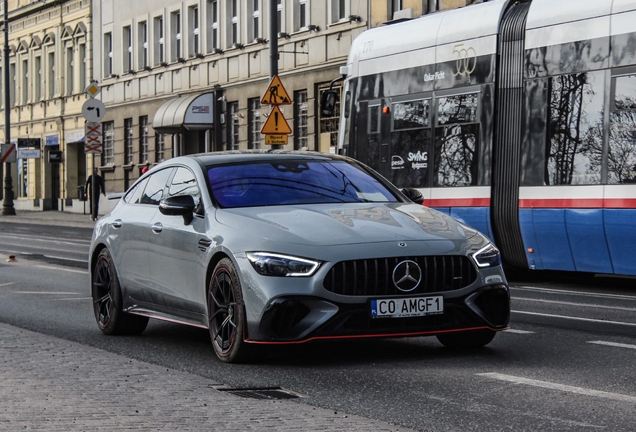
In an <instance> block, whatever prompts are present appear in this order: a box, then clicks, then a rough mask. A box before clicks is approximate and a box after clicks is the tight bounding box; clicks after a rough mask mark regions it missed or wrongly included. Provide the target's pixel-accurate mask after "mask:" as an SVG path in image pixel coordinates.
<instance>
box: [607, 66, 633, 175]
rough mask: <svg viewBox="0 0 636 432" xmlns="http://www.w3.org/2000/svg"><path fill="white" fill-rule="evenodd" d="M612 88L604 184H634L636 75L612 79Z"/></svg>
mask: <svg viewBox="0 0 636 432" xmlns="http://www.w3.org/2000/svg"><path fill="white" fill-rule="evenodd" d="M614 88H615V94H614V103H613V111H612V114H611V116H610V134H609V152H608V158H607V164H608V166H607V182H608V183H609V184H624V183H636V75H629V76H622V77H617V78H615V81H614Z"/></svg>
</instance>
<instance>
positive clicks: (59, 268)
mask: <svg viewBox="0 0 636 432" xmlns="http://www.w3.org/2000/svg"><path fill="white" fill-rule="evenodd" d="M33 267H39V268H44V269H49V270H60V271H65V272H69V273H80V274H88V270H73V269H67V268H62V267H53V266H43V265H36V266H33Z"/></svg>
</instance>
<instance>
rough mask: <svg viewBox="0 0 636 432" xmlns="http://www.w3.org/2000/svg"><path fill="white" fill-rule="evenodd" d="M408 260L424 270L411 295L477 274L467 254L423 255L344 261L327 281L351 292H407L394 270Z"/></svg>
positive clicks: (460, 283)
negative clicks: (396, 282)
mask: <svg viewBox="0 0 636 432" xmlns="http://www.w3.org/2000/svg"><path fill="white" fill-rule="evenodd" d="M405 260H411V261H415V262H416V263H417V264H418V265H419V266H420V269H421V271H422V281H421V282H420V284H419V285H418V287H417V288H416V289H414V290H413V291H409V292H408V294H409V295H411V294H423V293H432V292H440V291H452V290H456V289H460V288H463V287H466V286H468V285H470V284H471V283H473V282H474V281H475V279H476V278H477V270H475V266H473V264H472V263H471V261H470V259H469V258H468V257H466V256H450V255H448V256H447V255H443V256H420V257H398V258H377V259H365V260H354V261H341V262H339V263H337V264H336V265H334V266H333V267H332V268H331V269H330V270H329V273H327V277H325V280H324V281H323V285H324V287H325V289H327V290H328V291H331V292H333V293H335V294H342V295H347V296H386V295H404V294H406V293H405V292H404V291H400V290H399V289H397V288H396V286H395V285H394V284H393V270H394V269H395V267H396V266H397V265H398V264H399V263H401V262H402V261H405Z"/></svg>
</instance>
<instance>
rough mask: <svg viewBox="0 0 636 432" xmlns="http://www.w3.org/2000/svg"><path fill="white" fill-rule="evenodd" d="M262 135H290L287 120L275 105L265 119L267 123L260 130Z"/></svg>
mask: <svg viewBox="0 0 636 432" xmlns="http://www.w3.org/2000/svg"><path fill="white" fill-rule="evenodd" d="M261 133H262V134H290V133H292V130H291V128H290V127H289V124H288V123H287V120H285V117H284V116H283V113H282V111H281V110H280V108H278V106H277V105H274V107H273V108H272V111H271V112H270V113H269V117H267V121H266V122H265V124H264V125H263V128H262V129H261Z"/></svg>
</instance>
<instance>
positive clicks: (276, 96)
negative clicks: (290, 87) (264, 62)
mask: <svg viewBox="0 0 636 432" xmlns="http://www.w3.org/2000/svg"><path fill="white" fill-rule="evenodd" d="M291 103H292V101H291V98H290V97H289V94H287V90H285V87H283V83H282V82H281V81H280V78H278V75H275V76H274V78H272V80H271V82H270V83H269V85H268V86H267V91H266V92H265V94H264V95H263V98H262V99H261V104H263V105H290V104H291Z"/></svg>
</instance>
